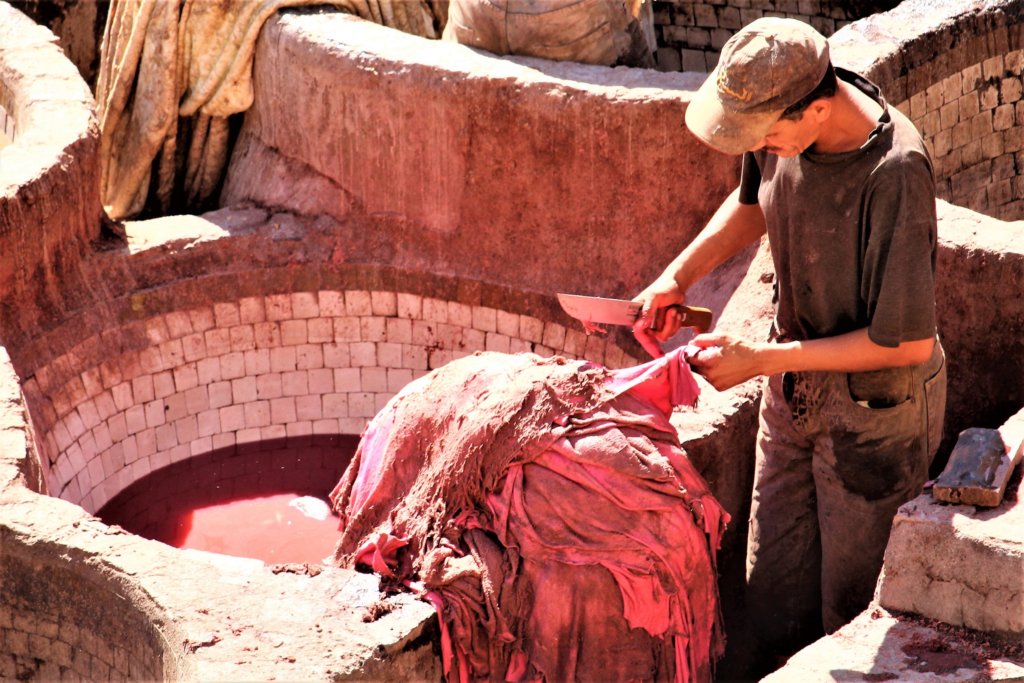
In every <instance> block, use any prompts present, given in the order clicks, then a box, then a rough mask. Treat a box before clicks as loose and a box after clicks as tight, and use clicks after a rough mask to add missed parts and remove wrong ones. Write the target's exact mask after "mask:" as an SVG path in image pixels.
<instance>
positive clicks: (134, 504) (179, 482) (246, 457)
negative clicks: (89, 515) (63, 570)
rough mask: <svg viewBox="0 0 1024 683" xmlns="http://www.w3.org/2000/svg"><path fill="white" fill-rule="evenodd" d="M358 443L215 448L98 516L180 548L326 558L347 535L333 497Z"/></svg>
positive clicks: (309, 441)
mask: <svg viewBox="0 0 1024 683" xmlns="http://www.w3.org/2000/svg"><path fill="white" fill-rule="evenodd" d="M358 444H359V437H357V436H351V435H338V436H331V437H307V438H304V439H301V440H299V441H298V442H296V440H294V439H292V440H283V441H280V442H261V443H259V444H252V445H248V446H235V447H232V448H226V449H220V450H217V451H212V452H210V453H208V454H205V455H200V456H197V457H194V458H190V459H187V460H183V461H181V462H177V463H173V464H171V465H168V466H166V467H161V468H160V469H157V470H154V471H153V472H151V473H149V474H148V475H146V476H145V477H142V478H141V479H139V480H138V481H136V482H134V483H133V484H131V485H130V486H129V487H128V488H126V489H125V490H124V491H122V492H121V493H119V494H118V495H116V496H115V497H114V498H112V499H111V500H110V502H108V503H107V504H106V505H105V506H103V509H101V510H100V511H99V513H98V514H97V516H98V517H99V518H100V519H102V520H103V522H104V523H106V524H111V525H114V524H116V525H118V526H120V527H122V528H124V529H125V530H127V531H130V532H131V533H134V534H137V535H139V536H142V537H144V538H149V539H152V540H155V541H161V542H163V543H166V544H168V545H171V546H174V547H175V548H194V549H197V550H207V551H210V552H215V553H221V554H224V555H234V556H237V557H250V558H255V559H258V560H263V561H264V562H267V563H271V564H277V563H290V562H298V563H317V564H320V563H323V562H324V560H325V558H327V557H329V556H330V555H331V554H332V553H333V551H334V545H335V543H337V540H338V538H339V532H338V517H337V515H335V514H333V513H332V512H331V511H330V507H329V504H328V502H327V495H328V493H330V491H331V489H333V488H334V485H335V484H336V483H337V482H338V479H339V478H340V477H341V475H342V473H343V472H344V470H345V467H347V466H348V463H349V461H351V459H352V456H353V454H354V453H355V450H356V446H357V445H358Z"/></svg>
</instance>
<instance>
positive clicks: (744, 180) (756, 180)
mask: <svg viewBox="0 0 1024 683" xmlns="http://www.w3.org/2000/svg"><path fill="white" fill-rule="evenodd" d="M760 187H761V167H760V166H758V165H757V159H756V158H755V157H754V154H753V152H744V153H743V162H742V166H741V167H740V196H739V200H740V204H757V191H758V189H759V188H760Z"/></svg>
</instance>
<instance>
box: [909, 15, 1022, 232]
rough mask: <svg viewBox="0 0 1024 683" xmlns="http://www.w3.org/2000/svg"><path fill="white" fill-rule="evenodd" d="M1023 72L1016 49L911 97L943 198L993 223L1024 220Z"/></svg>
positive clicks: (911, 111) (911, 108) (912, 114)
mask: <svg viewBox="0 0 1024 683" xmlns="http://www.w3.org/2000/svg"><path fill="white" fill-rule="evenodd" d="M1021 28H1022V29H1024V27H1021ZM1016 33H1017V34H1018V35H1020V33H1021V30H1017V31H1016ZM1022 72H1024V50H1021V49H1015V50H1012V51H1009V52H1007V53H1006V54H996V55H993V56H990V57H987V58H986V59H984V60H982V61H980V62H976V63H972V64H968V65H967V66H965V67H963V68H961V69H959V70H958V71H954V73H952V74H951V75H949V76H946V77H945V78H942V79H940V80H937V81H936V82H934V83H932V84H931V85H929V86H928V87H927V88H926V89H924V90H920V91H918V92H916V93H914V94H913V95H911V97H910V100H909V114H910V118H911V120H913V122H914V124H915V125H916V126H917V127H918V130H920V131H921V132H922V134H923V135H924V136H925V139H926V140H927V142H928V145H929V148H930V150H931V152H932V158H933V161H934V163H935V175H936V178H937V184H938V187H937V193H938V196H939V197H940V198H942V199H945V200H947V201H949V202H950V203H952V204H956V205H958V206H963V207H965V208H968V209H972V210H974V211H978V212H980V213H984V214H987V215H989V216H992V217H993V218H999V219H1002V220H1019V219H1021V218H1024V175H1022V174H1021V170H1022V169H1024V99H1022V83H1021V73H1022ZM904 109H906V107H904Z"/></svg>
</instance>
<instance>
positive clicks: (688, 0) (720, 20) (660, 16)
mask: <svg viewBox="0 0 1024 683" xmlns="http://www.w3.org/2000/svg"><path fill="white" fill-rule="evenodd" d="M851 4H852V3H834V2H828V1H827V0H709V1H705V2H701V1H699V0H654V5H653V9H654V31H655V34H656V36H657V40H658V50H657V60H658V69H660V70H662V71H705V72H708V71H711V70H712V69H714V68H715V65H716V64H718V54H719V53H720V52H721V50H722V46H723V45H725V42H726V41H727V40H729V38H730V37H732V35H733V34H734V33H736V32H737V31H738V30H739V29H741V28H743V27H744V26H746V25H747V24H749V23H750V22H752V21H754V20H755V19H760V18H761V17H788V18H790V19H799V20H800V21H804V22H807V23H808V24H810V25H811V26H813V27H814V28H816V29H818V31H819V32H821V34H822V35H825V36H830V35H832V34H833V33H834V32H835V31H836V30H837V29H839V28H841V27H842V26H845V25H846V24H848V23H850V22H851V21H853V20H855V19H859V18H860V17H863V16H866V14H868V13H869V11H870V9H869V8H867V7H864V5H872V4H877V3H860V4H861V5H862V6H861V7H856V8H854V9H853V11H851V8H850V5H851ZM892 4H894V3H892Z"/></svg>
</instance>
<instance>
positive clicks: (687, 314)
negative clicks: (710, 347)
mask: <svg viewBox="0 0 1024 683" xmlns="http://www.w3.org/2000/svg"><path fill="white" fill-rule="evenodd" d="M670 308H674V309H675V310H676V312H677V313H679V318H680V320H681V324H682V326H683V327H693V328H695V329H696V330H697V332H707V331H708V330H710V329H711V310H710V309H708V308H701V307H700V306H682V305H680V304H672V305H671V306H666V307H664V308H659V309H658V310H657V311H655V312H654V324H653V325H651V331H652V332H657V331H658V330H660V329H661V327H662V325H664V324H665V313H666V311H668V309H670Z"/></svg>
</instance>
